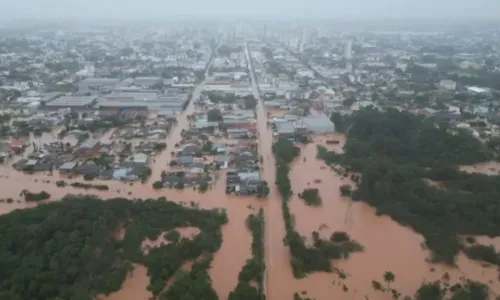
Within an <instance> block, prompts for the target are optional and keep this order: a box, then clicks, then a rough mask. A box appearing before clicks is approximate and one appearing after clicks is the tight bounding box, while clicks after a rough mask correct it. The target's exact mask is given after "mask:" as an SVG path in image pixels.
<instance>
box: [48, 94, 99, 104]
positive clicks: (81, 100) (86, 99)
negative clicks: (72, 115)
mask: <svg viewBox="0 0 500 300" xmlns="http://www.w3.org/2000/svg"><path fill="white" fill-rule="evenodd" d="M96 99H97V97H96V96H62V97H59V98H56V99H54V100H52V101H50V102H48V103H47V104H46V106H84V105H91V104H93V102H94V101H95V100H96Z"/></svg>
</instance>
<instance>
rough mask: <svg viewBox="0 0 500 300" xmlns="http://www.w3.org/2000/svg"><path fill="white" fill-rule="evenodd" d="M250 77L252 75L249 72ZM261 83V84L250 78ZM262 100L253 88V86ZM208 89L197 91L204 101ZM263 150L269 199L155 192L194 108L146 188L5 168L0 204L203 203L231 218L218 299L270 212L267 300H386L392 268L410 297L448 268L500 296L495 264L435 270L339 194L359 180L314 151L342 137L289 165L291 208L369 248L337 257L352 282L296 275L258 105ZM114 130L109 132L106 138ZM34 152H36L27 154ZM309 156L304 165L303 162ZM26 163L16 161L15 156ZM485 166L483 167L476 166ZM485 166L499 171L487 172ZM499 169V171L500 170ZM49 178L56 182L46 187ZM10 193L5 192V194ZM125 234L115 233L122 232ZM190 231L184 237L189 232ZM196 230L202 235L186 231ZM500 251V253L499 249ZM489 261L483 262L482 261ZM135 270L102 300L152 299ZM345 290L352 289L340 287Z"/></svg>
mask: <svg viewBox="0 0 500 300" xmlns="http://www.w3.org/2000/svg"><path fill="white" fill-rule="evenodd" d="M252 76H253V74H252ZM253 82H255V80H254V81H253ZM253 88H254V93H255V95H256V96H258V95H257V92H256V86H255V85H254V86H253ZM201 90H202V86H199V87H197V89H196V91H195V92H194V93H193V94H194V95H195V96H194V97H197V95H199V93H200V92H201ZM257 110H258V123H257V126H258V128H259V151H260V153H261V155H262V157H263V160H264V162H263V177H264V179H265V180H267V181H268V182H269V184H270V195H269V197H268V199H257V198H255V197H237V196H232V195H226V194H225V186H224V180H219V181H218V182H217V183H216V184H214V186H213V187H212V188H211V189H210V190H209V191H207V192H206V193H203V194H202V193H199V192H197V191H193V190H191V189H186V190H183V191H179V190H174V189H161V190H153V189H152V187H151V183H152V182H154V181H155V180H158V178H159V177H160V173H161V172H162V171H163V170H166V169H168V166H167V164H168V162H169V161H170V159H171V157H170V152H171V151H174V150H175V148H174V144H175V143H178V142H179V141H180V139H181V137H180V133H181V130H182V129H184V128H187V127H188V122H187V119H186V116H187V115H189V114H192V113H193V112H194V105H192V103H191V104H190V105H189V106H188V108H187V110H186V111H185V112H184V113H183V114H181V115H180V117H179V120H178V124H177V125H176V126H175V127H174V128H173V130H172V131H171V133H170V134H169V136H168V137H167V138H166V140H165V141H166V143H167V149H166V150H165V151H163V152H162V153H160V154H159V155H157V156H156V157H155V162H154V163H153V164H152V176H151V178H150V179H149V181H148V182H147V183H146V184H140V183H134V184H133V185H130V184H129V183H124V182H118V181H100V180H94V181H93V182H92V183H93V184H107V185H108V186H109V187H110V190H109V191H99V190H83V189H76V188H72V187H65V188H58V187H56V185H55V181H57V180H60V179H62V178H63V177H61V176H60V175H59V174H58V173H57V172H54V174H53V175H52V176H48V175H47V174H34V175H24V174H22V173H20V172H17V171H15V170H13V169H12V168H10V167H9V166H8V165H9V164H6V165H5V166H2V167H0V181H1V182H2V187H3V188H2V196H1V197H2V198H4V199H7V198H12V199H14V202H13V203H5V202H2V203H0V213H8V212H10V211H12V210H14V209H23V208H27V207H33V206H36V204H34V203H25V202H24V200H23V199H22V197H21V196H20V193H21V191H22V190H23V189H28V190H30V191H32V192H39V191H42V190H45V191H47V192H48V193H50V194H51V199H50V200H49V201H53V200H56V199H59V198H61V197H62V196H64V195H65V194H68V193H73V194H78V193H88V194H94V195H97V196H99V197H102V198H104V199H107V198H113V197H127V198H153V197H154V198H156V197H160V196H165V197H167V198H168V199H169V200H171V201H175V202H177V203H183V204H185V205H190V203H191V202H194V203H197V204H198V205H199V207H201V208H207V209H210V208H224V209H226V213H227V215H228V219H229V222H228V224H226V225H224V226H222V235H223V242H222V245H221V248H220V250H219V251H218V252H217V253H215V254H214V260H213V262H212V268H211V269H210V270H209V274H210V277H211V279H212V285H213V287H214V289H215V290H216V292H217V294H218V296H219V299H221V300H223V299H227V297H228V294H229V292H231V291H232V290H233V289H234V288H235V287H236V284H237V280H238V273H239V271H240V270H241V268H242V266H243V265H244V263H245V261H246V260H247V259H248V258H250V257H251V242H252V238H251V234H250V232H249V230H248V229H247V228H246V225H245V219H246V218H247V216H248V215H249V214H250V213H252V212H256V211H257V210H258V209H259V208H260V207H262V208H264V216H265V223H266V226H265V261H266V266H267V269H266V273H265V293H266V296H267V299H270V300H289V299H292V298H293V293H295V292H299V293H300V292H302V291H307V295H308V297H311V298H316V299H318V300H323V299H324V300H327V299H356V300H357V299H372V300H374V299H375V300H389V299H391V298H392V297H391V295H390V294H389V293H385V294H384V293H383V292H380V291H375V290H374V289H373V288H372V285H371V282H372V280H377V281H379V282H381V283H382V284H383V285H385V283H384V282H383V274H384V272H386V271H392V272H393V273H394V274H395V275H396V279H395V282H393V283H392V284H391V287H392V288H395V289H397V290H398V291H399V292H401V293H402V294H403V295H413V294H414V292H415V290H416V289H417V288H418V286H419V285H420V284H421V283H422V282H423V281H425V280H435V279H439V278H441V277H442V276H443V275H444V274H445V273H446V272H447V273H448V274H449V276H450V281H451V282H453V281H456V280H457V279H458V278H459V277H460V276H462V275H465V276H467V277H469V278H471V279H474V280H478V281H482V282H485V283H488V284H489V285H490V287H491V289H492V290H493V291H494V292H495V293H498V292H500V284H499V282H498V280H497V276H498V271H497V270H496V268H495V267H483V266H482V264H481V263H478V262H474V261H470V260H469V259H467V258H466V257H465V256H464V255H460V256H459V257H458V258H457V264H458V268H452V267H449V266H444V265H433V264H428V263H427V262H426V258H427V257H428V256H429V252H428V251H426V250H423V249H422V247H421V245H422V243H423V238H422V236H420V235H419V234H417V233H415V232H414V231H412V230H411V229H409V228H406V227H403V226H401V225H399V224H398V223H396V222H395V221H393V220H392V219H391V218H389V217H387V216H382V217H378V216H376V214H375V210H374V209H373V208H372V207H370V206H369V205H366V204H364V203H360V202H352V201H350V200H349V199H347V198H344V197H341V196H340V193H339V187H340V186H341V185H342V184H352V182H351V181H350V180H349V179H348V178H341V177H340V176H339V175H337V174H336V173H335V172H333V171H332V170H330V168H328V167H327V166H326V165H325V164H324V162H323V161H320V160H317V159H316V145H317V144H322V145H324V146H326V147H327V148H328V149H329V150H335V151H339V152H340V151H341V149H342V146H343V143H344V141H345V139H344V137H343V136H342V135H340V134H334V135H328V136H318V137H316V138H315V139H314V143H311V144H308V145H305V146H301V148H302V149H301V155H300V157H299V158H297V160H296V161H295V162H293V163H292V165H291V171H290V179H291V181H292V186H293V190H294V194H295V195H294V197H292V199H291V200H290V204H289V205H290V209H291V211H292V213H293V214H294V215H295V224H296V225H295V226H296V230H297V231H298V232H299V233H300V234H301V235H303V236H305V237H306V238H308V239H310V236H311V233H312V231H319V232H320V234H321V235H322V236H323V237H329V236H330V234H331V233H332V232H334V231H346V232H347V233H348V234H349V235H350V236H351V238H353V239H355V240H357V241H358V242H359V243H360V244H361V245H363V246H364V247H365V251H364V252H362V253H354V254H352V255H351V257H350V259H348V260H340V261H334V262H333V264H334V265H335V266H336V267H337V268H340V269H341V270H343V271H344V273H345V274H346V275H347V278H346V279H343V280H342V279H340V278H339V277H338V275H336V274H334V273H321V272H317V273H312V274H310V275H308V276H307V277H306V278H304V279H295V278H294V277H293V274H292V270H291V266H290V255H289V251H288V248H287V247H286V246H285V245H283V237H284V236H285V226H284V222H283V217H282V211H281V198H280V195H279V193H278V191H277V189H276V187H275V185H274V184H273V183H274V181H275V167H274V163H275V161H274V157H273V154H272V151H271V145H272V132H271V130H270V129H269V128H267V125H266V121H267V120H266V119H267V117H266V111H265V110H264V108H263V107H262V106H261V105H259V106H258V108H257ZM110 135H111V133H110V132H109V133H106V134H105V139H106V138H108V139H109V136H110ZM39 139H41V141H42V140H43V141H47V142H48V141H49V140H50V139H51V136H50V135H43V136H42V137H41V138H39ZM326 140H337V141H339V143H338V144H328V145H327V144H326ZM28 151H30V149H28ZM304 158H305V161H304ZM17 159H19V158H17ZM477 168H478V166H476V169H477ZM486 168H488V169H489V168H492V166H488V167H486ZM497 170H500V168H498V169H497ZM64 180H66V182H68V183H70V182H81V181H83V180H82V179H81V178H73V179H67V178H64ZM47 181H49V182H47ZM5 187H6V188H5ZM307 187H315V188H318V189H319V190H320V195H321V197H322V199H323V204H322V205H321V206H320V207H311V206H307V205H305V204H304V202H303V200H301V199H299V198H298V197H297V196H296V195H297V194H298V193H300V192H302V190H303V189H305V188H307ZM123 234H124V232H123V230H121V231H120V230H118V233H117V235H118V236H122V235H123ZM183 234H184V233H183ZM186 234H187V235H190V234H196V233H195V232H191V233H186ZM483 241H484V243H486V244H494V245H496V246H497V247H498V246H500V239H488V238H485V237H478V242H481V243H482V242H483ZM161 242H162V236H161V237H160V238H159V239H157V240H155V241H150V242H149V243H150V246H155V245H157V244H156V243H161ZM498 249H500V247H498ZM483 265H484V264H483ZM134 266H135V269H134V271H133V272H131V273H130V275H129V276H128V277H127V279H126V281H125V282H124V284H123V286H122V289H121V290H120V291H118V292H116V293H113V294H111V295H109V296H107V297H100V298H101V299H103V300H148V299H149V298H150V297H151V294H150V293H149V292H148V291H147V290H146V287H147V285H148V284H149V279H148V277H147V270H146V269H145V268H144V266H141V265H134ZM343 285H345V286H346V287H347V288H348V291H346V292H344V291H343Z"/></svg>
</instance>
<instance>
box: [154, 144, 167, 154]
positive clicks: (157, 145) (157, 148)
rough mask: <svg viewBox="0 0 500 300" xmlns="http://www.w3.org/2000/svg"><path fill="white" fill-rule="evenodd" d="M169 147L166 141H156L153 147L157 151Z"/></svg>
mask: <svg viewBox="0 0 500 300" xmlns="http://www.w3.org/2000/svg"><path fill="white" fill-rule="evenodd" d="M166 148H167V144H166V143H156V144H155V145H154V146H153V149H154V150H155V151H158V152H160V151H163V150H165V149H166Z"/></svg>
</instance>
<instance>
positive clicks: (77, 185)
mask: <svg viewBox="0 0 500 300" xmlns="http://www.w3.org/2000/svg"><path fill="white" fill-rule="evenodd" d="M70 186H71V187H74V188H78V189H86V190H88V189H96V190H101V191H107V190H109V186H107V185H105V184H90V183H83V182H73V183H71V184H70Z"/></svg>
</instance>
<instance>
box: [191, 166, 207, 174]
mask: <svg viewBox="0 0 500 300" xmlns="http://www.w3.org/2000/svg"><path fill="white" fill-rule="evenodd" d="M204 171H205V165H204V164H202V163H192V164H191V165H189V168H188V172H189V173H197V174H199V173H203V172H204Z"/></svg>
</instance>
